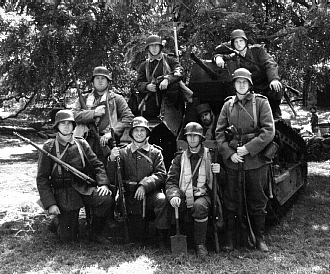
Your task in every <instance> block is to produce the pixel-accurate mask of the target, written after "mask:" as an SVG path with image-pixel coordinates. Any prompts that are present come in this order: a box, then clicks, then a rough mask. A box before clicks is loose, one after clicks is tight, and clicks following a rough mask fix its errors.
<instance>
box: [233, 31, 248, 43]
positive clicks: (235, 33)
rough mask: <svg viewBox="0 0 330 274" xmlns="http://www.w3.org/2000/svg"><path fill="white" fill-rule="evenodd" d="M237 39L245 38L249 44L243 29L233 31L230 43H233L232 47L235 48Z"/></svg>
mask: <svg viewBox="0 0 330 274" xmlns="http://www.w3.org/2000/svg"><path fill="white" fill-rule="evenodd" d="M236 38H243V39H244V40H245V41H246V43H247V42H248V39H247V37H246V35H245V32H244V30H241V29H235V30H234V31H232V33H231V35H230V42H231V46H232V47H234V40H235V39H236Z"/></svg>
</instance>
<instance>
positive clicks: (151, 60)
mask: <svg viewBox="0 0 330 274" xmlns="http://www.w3.org/2000/svg"><path fill="white" fill-rule="evenodd" d="M148 58H149V62H150V63H151V62H153V61H155V60H157V61H160V60H161V59H162V58H163V53H162V52H160V53H158V54H157V55H156V56H153V55H151V54H150V53H148Z"/></svg>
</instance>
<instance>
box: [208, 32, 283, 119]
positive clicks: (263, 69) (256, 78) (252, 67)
mask: <svg viewBox="0 0 330 274" xmlns="http://www.w3.org/2000/svg"><path fill="white" fill-rule="evenodd" d="M248 42H249V41H248V38H247V36H246V35H245V32H244V31H243V30H241V29H236V30H234V31H233V32H232V33H231V41H230V42H228V43H224V44H221V45H219V46H217V47H216V48H215V52H214V58H213V60H214V61H215V63H216V64H217V66H218V67H221V68H223V67H224V66H225V63H226V64H227V68H228V70H229V73H230V74H233V72H234V71H235V70H236V69H238V68H246V69H248V70H249V71H250V72H251V73H252V81H253V89H254V92H255V93H260V94H263V95H265V96H267V98H268V100H269V104H270V106H271V109H272V113H273V117H274V119H279V118H281V115H282V114H281V109H280V104H281V99H282V96H283V90H282V84H281V82H280V81H279V79H280V77H279V75H278V65H277V63H276V62H275V60H274V58H273V57H272V56H271V55H269V54H268V53H267V51H266V50H265V49H264V48H263V47H262V46H261V45H249V44H248ZM231 49H232V50H231Z"/></svg>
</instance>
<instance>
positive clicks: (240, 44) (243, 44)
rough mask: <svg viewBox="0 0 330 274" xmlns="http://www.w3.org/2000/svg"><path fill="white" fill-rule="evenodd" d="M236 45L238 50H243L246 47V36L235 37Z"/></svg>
mask: <svg viewBox="0 0 330 274" xmlns="http://www.w3.org/2000/svg"><path fill="white" fill-rule="evenodd" d="M234 47H235V49H236V50H238V51H242V50H244V49H245V47H246V41H245V39H244V38H235V40H234Z"/></svg>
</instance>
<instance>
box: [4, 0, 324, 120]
mask: <svg viewBox="0 0 330 274" xmlns="http://www.w3.org/2000/svg"><path fill="white" fill-rule="evenodd" d="M111 2H112V1H104V2H103V3H96V2H93V3H85V2H79V3H73V2H65V1H53V3H51V2H49V3H48V2H47V3H39V2H33V1H18V2H17V3H16V4H13V3H12V2H8V1H3V2H2V3H1V5H2V6H3V9H1V10H0V16H1V20H0V58H1V67H0V74H1V78H0V106H1V105H2V104H1V102H2V101H4V100H10V99H13V100H17V101H18V100H19V99H20V98H24V100H23V102H24V104H22V109H23V110H24V109H25V108H26V107H27V106H28V105H29V104H31V105H36V104H37V103H40V102H45V104H49V102H56V101H57V100H58V98H60V97H63V95H64V94H65V92H66V91H67V90H68V89H70V88H71V87H74V84H73V82H72V72H73V71H74V72H75V74H76V75H77V78H78V82H79V84H80V86H81V87H82V88H83V89H88V88H89V87H90V78H91V72H92V69H93V67H95V66H98V65H105V66H107V67H108V68H109V69H111V71H112V73H113V79H114V81H113V85H114V86H116V87H117V88H118V89H119V90H120V92H121V93H122V94H123V95H124V96H126V97H128V96H129V95H130V93H131V92H132V91H134V89H135V79H136V69H137V68H138V66H139V64H140V63H141V61H142V60H143V59H144V58H145V49H144V42H145V39H146V38H147V37H148V36H149V35H150V34H158V35H161V36H162V38H163V39H165V40H166V47H165V51H166V52H168V53H174V52H175V39H174V37H173V26H174V25H175V26H176V28H177V34H178V36H177V37H178V45H179V49H180V53H181V56H180V60H181V63H182V65H183V67H184V68H185V71H186V74H187V76H189V70H190V67H191V65H192V61H191V60H190V53H191V52H192V51H193V52H195V54H196V55H197V56H198V57H200V58H202V59H211V58H212V52H213V50H214V47H215V46H216V45H218V44H220V43H222V42H225V41H228V40H229V38H230V33H231V31H232V30H234V29H237V28H241V29H244V30H245V31H246V33H247V35H248V37H249V41H250V42H251V43H263V44H265V47H266V48H267V49H268V51H269V52H270V53H271V54H272V55H273V56H274V57H275V58H276V60H277V61H278V63H279V68H280V75H281V77H282V80H283V81H284V82H286V83H287V84H290V85H292V86H293V87H295V88H297V89H300V90H304V91H306V94H307V92H310V89H314V90H315V89H316V88H319V89H322V88H323V87H324V86H325V84H324V82H325V77H323V76H324V75H323V71H327V67H326V66H325V65H326V64H327V62H328V59H329V55H330V47H329V43H330V42H329V41H330V39H329V38H330V37H329V36H330V28H329V24H330V23H329V22H330V21H329V20H330V19H329V16H328V15H327V13H326V12H325V11H324V10H322V9H317V8H309V9H308V6H307V7H306V5H302V4H298V3H291V4H283V3H270V2H269V1H263V4H261V3H254V2H249V3H246V5H242V4H240V2H237V3H236V2H233V3H232V4H231V5H227V7H226V9H223V8H219V7H218V6H217V5H215V2H214V1H186V0H181V1H160V2H159V3H158V4H153V5H151V4H148V3H149V2H150V1H148V3H146V2H147V1H141V2H139V3H138V2H134V3H133V4H132V3H128V2H127V3H126V1H125V2H123V3H122V4H116V5H113V4H111ZM320 64H321V65H322V66H323V68H322V69H321V70H320V69H319V66H320ZM315 66H317V69H316V68H315ZM316 74H317V75H316ZM307 75H308V77H307ZM327 75H328V72H326V76H327ZM322 77H323V78H322ZM320 78H322V79H323V81H321V82H320V85H318V82H315V80H316V79H320ZM312 91H313V90H312ZM19 112H20V111H18V113H19ZM15 115H16V113H15V114H13V116H15Z"/></svg>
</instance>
